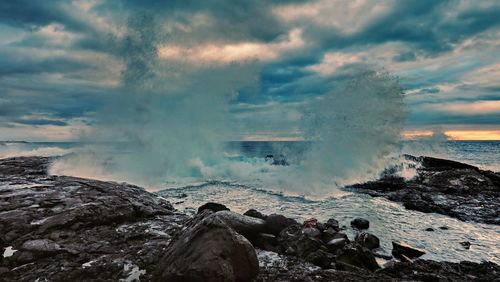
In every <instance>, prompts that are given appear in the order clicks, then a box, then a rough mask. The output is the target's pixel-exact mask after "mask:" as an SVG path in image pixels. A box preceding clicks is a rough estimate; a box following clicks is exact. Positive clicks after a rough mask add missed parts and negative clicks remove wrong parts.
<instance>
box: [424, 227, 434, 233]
mask: <svg viewBox="0 0 500 282" xmlns="http://www.w3.org/2000/svg"><path fill="white" fill-rule="evenodd" d="M425 231H431V232H432V231H434V228H431V227H428V228H426V229H425Z"/></svg>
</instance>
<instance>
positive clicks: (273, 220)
mask: <svg viewBox="0 0 500 282" xmlns="http://www.w3.org/2000/svg"><path fill="white" fill-rule="evenodd" d="M291 225H299V223H298V222H297V221H296V220H295V219H292V218H288V217H285V216H283V215H281V214H271V215H269V216H268V217H267V218H266V228H265V232H266V233H270V234H274V235H276V236H277V235H279V234H280V232H281V230H283V229H285V228H286V227H288V226H291Z"/></svg>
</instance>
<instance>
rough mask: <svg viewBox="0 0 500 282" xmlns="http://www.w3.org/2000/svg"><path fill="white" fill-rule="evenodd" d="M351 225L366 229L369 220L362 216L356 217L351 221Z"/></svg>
mask: <svg viewBox="0 0 500 282" xmlns="http://www.w3.org/2000/svg"><path fill="white" fill-rule="evenodd" d="M351 226H352V227H354V228H356V229H359V230H363V229H368V228H370V222H369V221H368V220H367V219H364V218H356V219H354V220H353V221H351Z"/></svg>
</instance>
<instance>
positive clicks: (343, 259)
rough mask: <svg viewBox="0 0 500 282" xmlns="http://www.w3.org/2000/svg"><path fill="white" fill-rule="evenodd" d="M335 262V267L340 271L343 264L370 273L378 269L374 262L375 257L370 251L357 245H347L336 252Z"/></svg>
mask: <svg viewBox="0 0 500 282" xmlns="http://www.w3.org/2000/svg"><path fill="white" fill-rule="evenodd" d="M335 261H336V263H337V267H339V268H340V269H343V267H344V268H345V266H343V264H347V265H352V266H355V267H359V268H364V269H368V270H370V271H375V270H377V269H379V268H380V266H379V265H378V263H377V261H376V260H375V256H374V255H373V254H372V253H371V252H370V250H368V249H367V248H365V247H363V246H361V245H359V244H357V243H352V244H349V245H347V246H345V247H343V248H342V249H340V250H339V251H337V257H336V259H335Z"/></svg>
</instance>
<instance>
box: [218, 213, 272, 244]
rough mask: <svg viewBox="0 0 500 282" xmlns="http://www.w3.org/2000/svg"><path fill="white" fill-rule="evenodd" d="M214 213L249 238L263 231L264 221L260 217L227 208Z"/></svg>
mask: <svg viewBox="0 0 500 282" xmlns="http://www.w3.org/2000/svg"><path fill="white" fill-rule="evenodd" d="M214 215H215V216H217V217H219V218H220V219H222V221H224V222H225V223H226V224H227V225H228V226H229V227H231V228H233V229H234V230H235V231H236V232H238V233H240V234H242V235H243V236H245V237H247V238H249V239H253V237H254V236H256V235H257V234H259V233H261V232H263V230H264V228H265V226H266V222H265V221H264V220H262V219H260V218H255V217H251V216H246V215H241V214H239V213H235V212H232V211H228V210H222V211H218V212H216V213H215V214H214Z"/></svg>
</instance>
